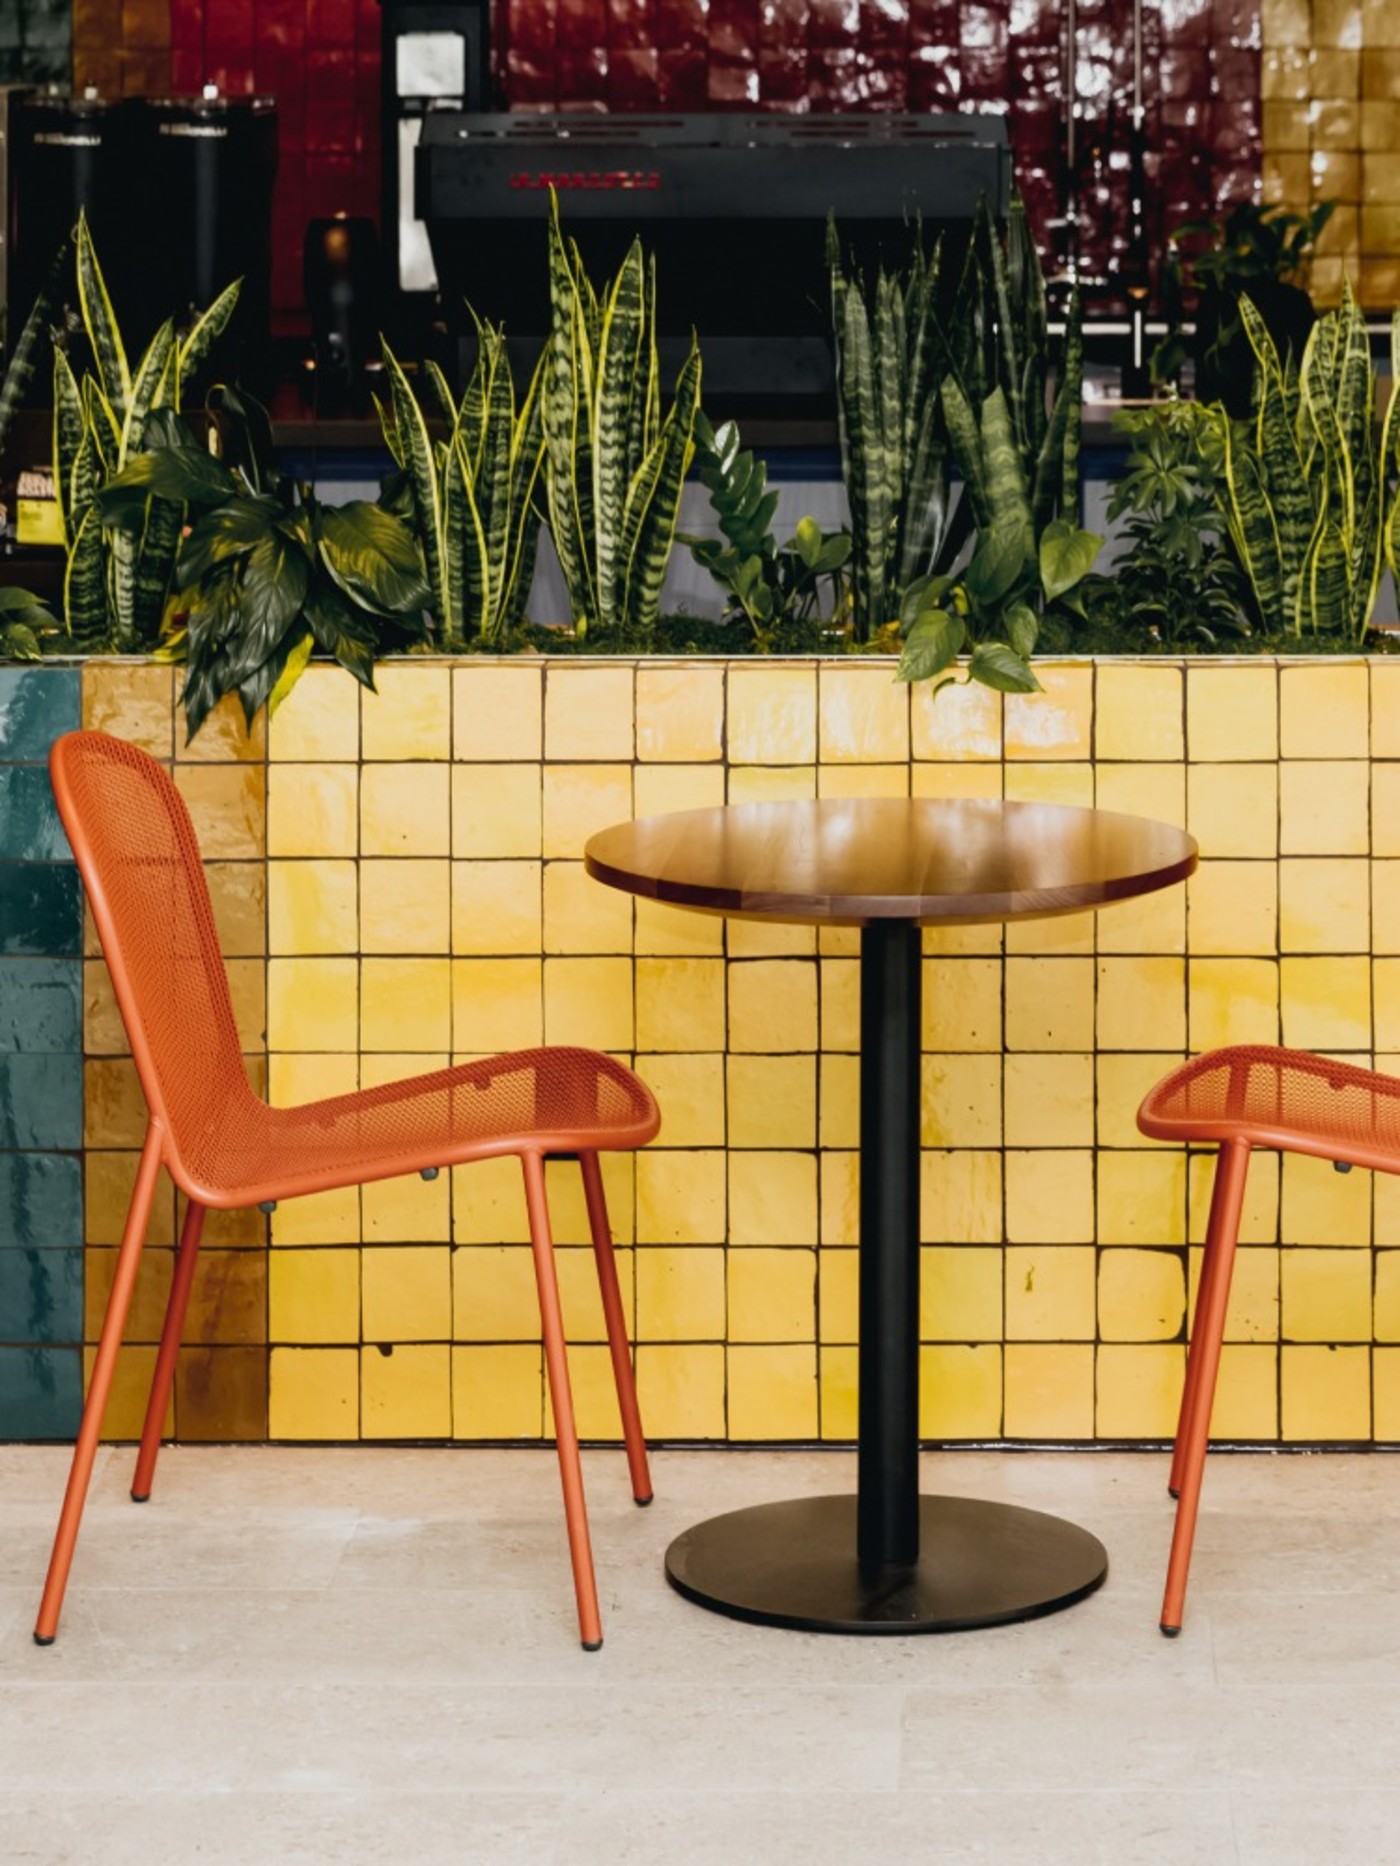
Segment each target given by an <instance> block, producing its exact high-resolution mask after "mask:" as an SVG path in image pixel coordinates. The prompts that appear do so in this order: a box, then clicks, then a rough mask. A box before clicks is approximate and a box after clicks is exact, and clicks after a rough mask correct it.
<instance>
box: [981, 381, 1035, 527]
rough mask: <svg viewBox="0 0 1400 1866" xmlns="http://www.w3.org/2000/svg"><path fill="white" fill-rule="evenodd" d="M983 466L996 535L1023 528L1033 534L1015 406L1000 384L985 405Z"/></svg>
mask: <svg viewBox="0 0 1400 1866" xmlns="http://www.w3.org/2000/svg"><path fill="white" fill-rule="evenodd" d="M982 465H983V483H984V485H985V488H986V494H987V504H988V508H989V518H990V526H989V529H990V530H992V531H993V532H995V531H999V530H1001V529H1003V528H1004V527H1007V526H1013V525H1019V526H1023V527H1024V528H1025V529H1026V531H1027V532H1029V530H1030V526H1031V507H1030V499H1029V497H1028V495H1027V492H1026V476H1025V472H1024V470H1023V468H1022V465H1021V450H1020V448H1019V447H1018V446H1017V445H1016V433H1015V429H1014V426H1013V416H1012V413H1011V407H1010V404H1009V403H1008V401H1007V398H1006V394H1005V392H1004V391H1003V389H1002V388H1001V385H1000V384H998V385H997V387H996V388H995V389H993V390H992V392H991V394H990V395H989V396H988V397H987V399H986V401H985V402H983V404H982Z"/></svg>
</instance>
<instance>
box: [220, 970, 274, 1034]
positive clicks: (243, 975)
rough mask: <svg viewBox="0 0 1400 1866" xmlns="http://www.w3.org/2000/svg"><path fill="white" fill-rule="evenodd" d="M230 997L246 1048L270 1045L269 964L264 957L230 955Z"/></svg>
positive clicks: (239, 1032) (234, 1018) (235, 1020)
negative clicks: (268, 1015)
mask: <svg viewBox="0 0 1400 1866" xmlns="http://www.w3.org/2000/svg"><path fill="white" fill-rule="evenodd" d="M224 969H225V971H226V972H227V973H228V985H229V997H230V999H231V1000H232V1003H233V1021H234V1023H235V1024H236V1025H237V1027H238V1040H239V1042H240V1044H241V1045H242V1047H243V1049H244V1051H245V1052H250V1051H262V1050H265V1049H266V1048H267V966H266V964H265V963H264V961H263V960H261V959H228V960H226V961H225V963H224Z"/></svg>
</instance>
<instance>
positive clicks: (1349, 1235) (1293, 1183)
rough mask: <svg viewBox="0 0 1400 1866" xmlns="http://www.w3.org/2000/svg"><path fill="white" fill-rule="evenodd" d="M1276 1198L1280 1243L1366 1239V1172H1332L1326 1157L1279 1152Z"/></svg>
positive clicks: (1368, 1237) (1364, 1243) (1362, 1243)
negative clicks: (1280, 1190) (1280, 1163)
mask: <svg viewBox="0 0 1400 1866" xmlns="http://www.w3.org/2000/svg"><path fill="white" fill-rule="evenodd" d="M1282 1198H1283V1203H1282V1212H1281V1232H1280V1235H1281V1236H1282V1239H1283V1242H1284V1243H1285V1244H1337V1245H1347V1244H1350V1245H1356V1246H1367V1245H1369V1244H1370V1242H1371V1183H1370V1179H1369V1176H1368V1175H1367V1174H1365V1173H1338V1172H1337V1171H1335V1170H1334V1168H1333V1166H1332V1164H1331V1162H1330V1161H1328V1160H1317V1159H1313V1158H1311V1157H1310V1156H1309V1155H1307V1154H1303V1153H1288V1154H1285V1155H1284V1157H1283V1195H1282Z"/></svg>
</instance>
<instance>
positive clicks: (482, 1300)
mask: <svg viewBox="0 0 1400 1866" xmlns="http://www.w3.org/2000/svg"><path fill="white" fill-rule="evenodd" d="M510 1164H511V1165H512V1166H514V1165H515V1162H514V1161H513V1160H512V1161H511V1162H510ZM517 1177H518V1175H517ZM451 1273H452V1338H453V1340H454V1341H536V1340H538V1338H539V1333H540V1303H539V1294H538V1291H537V1288H536V1285H535V1258H534V1253H533V1251H531V1250H529V1249H528V1248H526V1247H524V1246H521V1245H518V1244H496V1245H460V1246H459V1247H458V1248H457V1249H456V1250H455V1251H453V1253H452V1258H451Z"/></svg>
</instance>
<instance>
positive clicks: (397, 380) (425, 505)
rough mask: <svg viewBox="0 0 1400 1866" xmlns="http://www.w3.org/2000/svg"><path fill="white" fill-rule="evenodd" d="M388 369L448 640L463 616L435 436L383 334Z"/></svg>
mask: <svg viewBox="0 0 1400 1866" xmlns="http://www.w3.org/2000/svg"><path fill="white" fill-rule="evenodd" d="M380 347H381V350H382V353H383V357H384V370H385V374H386V375H387V376H388V378H389V401H390V406H391V408H392V409H393V414H394V432H395V436H396V438H397V440H398V443H399V447H400V449H401V451H402V456H403V467H404V470H405V471H406V472H407V474H408V478H409V484H410V485H411V487H412V489H413V501H414V505H415V506H416V507H417V511H418V534H419V538H420V539H421V542H422V546H423V561H424V563H425V564H426V566H427V571H428V587H429V589H430V590H431V591H432V597H433V603H434V605H435V607H436V609H437V612H438V627H439V628H440V629H441V631H442V634H443V637H444V639H445V640H447V641H455V640H456V639H457V638H458V632H459V630H460V628H461V623H462V617H461V612H460V610H458V609H454V608H453V607H452V596H453V591H452V589H451V587H450V585H449V581H448V579H447V577H446V576H445V574H444V548H445V514H444V511H443V500H442V486H441V482H440V480H439V477H438V468H437V461H436V458H435V456H434V451H433V441H432V436H431V435H430V434H429V432H428V423H427V421H426V419H425V418H424V415H423V410H422V409H421V408H420V407H419V405H418V397H417V396H416V395H415V394H414V392H413V389H412V387H411V386H410V384H409V381H408V378H407V376H405V374H404V372H403V369H402V367H401V365H400V363H399V360H398V358H397V357H396V356H395V355H394V353H393V351H392V350H391V349H390V348H389V345H388V342H387V341H386V340H385V339H383V338H381V339H380Z"/></svg>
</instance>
